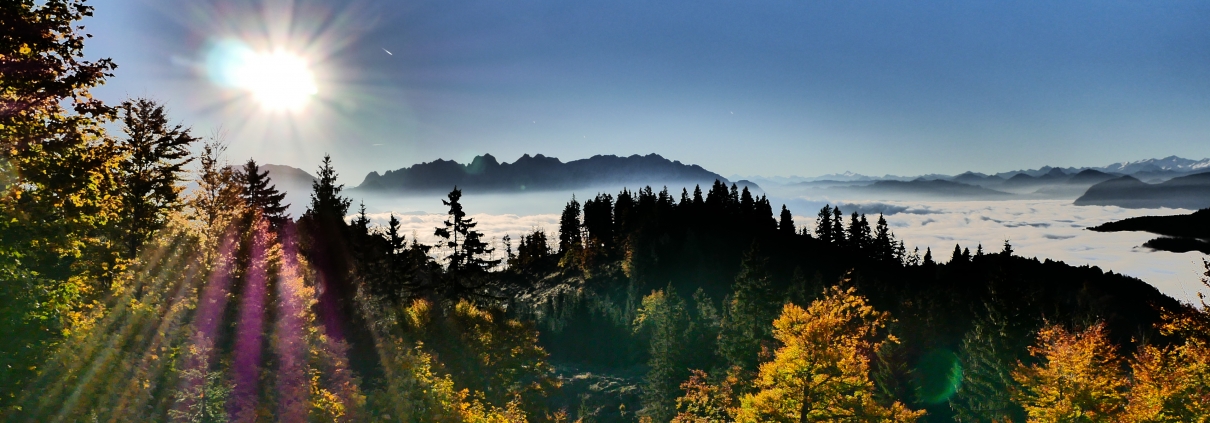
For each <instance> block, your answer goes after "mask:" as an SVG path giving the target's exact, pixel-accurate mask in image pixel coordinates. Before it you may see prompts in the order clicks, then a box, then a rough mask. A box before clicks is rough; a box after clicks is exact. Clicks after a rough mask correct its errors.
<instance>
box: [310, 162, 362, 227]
mask: <svg viewBox="0 0 1210 423" xmlns="http://www.w3.org/2000/svg"><path fill="white" fill-rule="evenodd" d="M337 176H338V175H337V174H336V169H333V168H332V156H331V155H327V154H325V155H324V158H323V162H322V163H320V165H319V172H318V173H317V175H316V178H315V181H313V182H311V205H310V207H309V208H308V209H307V212H306V214H307V215H310V216H312V217H313V218H315V219H318V220H322V221H334V222H339V223H340V224H344V217H345V215H346V214H348V212H349V205H350V204H352V200H350V199H348V198H344V197H341V196H340V192H341V191H342V190H344V185H343V184H337V183H336V177H337Z"/></svg>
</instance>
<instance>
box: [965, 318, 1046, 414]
mask: <svg viewBox="0 0 1210 423" xmlns="http://www.w3.org/2000/svg"><path fill="white" fill-rule="evenodd" d="M1002 308H1003V307H1002V306H1000V305H999V304H998V303H988V304H987V305H986V306H985V310H986V312H985V313H983V314H982V315H980V316H979V317H978V318H976V320H975V323H974V325H973V327H972V328H971V330H970V331H969V332H967V333H966V335H965V336H964V337H963V339H962V346H961V348H960V349H959V352H958V359H959V360H960V363H962V383H961V384H959V385H958V390H957V391H956V392H955V393H954V396H953V397H952V398H950V401H949V404H950V408H951V409H953V410H954V419H955V420H956V421H958V422H961V423H976V422H1010V421H1024V420H1025V410H1024V409H1022V408H1021V406H1019V405H1017V404H1016V403H1015V402H1013V399H1012V395H1011V393H1012V392H1014V391H1017V390H1019V386H1018V385H1017V383H1016V382H1015V381H1014V380H1013V377H1012V372H1013V369H1014V367H1015V365H1016V363H1017V362H1018V361H1019V360H1020V359H1023V358H1025V357H1018V356H1019V355H1020V352H1024V351H1025V349H1026V347H1027V346H1026V345H1022V344H1023V342H1021V341H1022V340H1024V339H1027V337H1026V336H1023V335H1024V334H1023V333H1021V332H1024V331H1023V330H1022V329H1021V325H1022V323H1023V322H1021V321H1020V320H1021V319H1019V318H1014V317H1019V316H1009V315H1006V314H1005V313H1004V311H1003V310H1002Z"/></svg>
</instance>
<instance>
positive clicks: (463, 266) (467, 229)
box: [433, 187, 500, 272]
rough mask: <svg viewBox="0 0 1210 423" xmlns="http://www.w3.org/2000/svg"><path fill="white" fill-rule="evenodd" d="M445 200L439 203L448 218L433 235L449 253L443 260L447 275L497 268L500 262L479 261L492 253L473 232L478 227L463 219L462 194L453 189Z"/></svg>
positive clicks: (466, 218)
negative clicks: (448, 273)
mask: <svg viewBox="0 0 1210 423" xmlns="http://www.w3.org/2000/svg"><path fill="white" fill-rule="evenodd" d="M446 198H447V199H448V200H441V204H444V205H446V206H448V207H449V208H450V210H449V212H448V213H447V214H448V215H449V218H448V219H446V220H445V222H443V225H444V227H440V228H437V229H436V230H434V231H433V234H434V235H436V236H438V237H441V238H442V239H444V240H445V241H444V246H445V247H446V248H449V249H450V250H451V252H450V256H449V257H448V258H447V260H448V261H449V265H448V269H449V270H450V271H451V272H453V271H458V270H487V269H489V268H491V267H492V266H495V265H496V264H499V263H500V260H487V259H485V258H484V257H483V256H485V255H487V254H489V253H491V251H492V249H491V248H488V245H487V243H486V242H484V241H483V233H481V232H479V231H476V230H475V226H478V225H479V223H478V222H475V220H474V219H471V218H468V217H466V212H465V211H463V210H462V203H461V199H462V190H460V189H458V187H454V190H453V191H450V193H449V195H447V196H446Z"/></svg>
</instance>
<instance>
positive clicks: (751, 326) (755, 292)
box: [719, 247, 781, 372]
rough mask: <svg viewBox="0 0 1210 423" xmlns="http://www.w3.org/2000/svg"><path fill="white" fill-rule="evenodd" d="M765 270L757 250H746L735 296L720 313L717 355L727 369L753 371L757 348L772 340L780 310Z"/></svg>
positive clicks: (755, 363) (766, 264) (765, 263)
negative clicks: (725, 362) (773, 324)
mask: <svg viewBox="0 0 1210 423" xmlns="http://www.w3.org/2000/svg"><path fill="white" fill-rule="evenodd" d="M768 266H769V265H768V260H767V259H766V258H765V257H764V256H763V255H762V254H761V253H760V251H759V250H758V249H756V248H755V247H753V248H752V249H751V250H749V251H748V253H747V254H745V255H744V261H743V267H742V269H741V270H740V273H739V275H738V276H736V277H735V285H734V286H735V292H734V294H732V296H731V298H730V299H729V300H728V302H727V304H726V307H725V308H724V310H723V311H724V313H723V320H722V328H721V332H720V334H719V355H721V356H722V357H723V358H724V359H726V360H727V364H728V366H739V367H740V368H741V369H743V370H745V371H748V372H755V371H756V365H757V356H758V355H759V353H760V345H761V343H762V342H765V341H768V340H770V339H771V338H772V329H773V328H772V325H771V323H772V322H773V319H775V318H776V317H777V312H778V309H779V308H780V307H781V299H780V298H779V297H778V296H777V295H775V294H774V291H773V280H772V275H771V274H770V273H769V269H768Z"/></svg>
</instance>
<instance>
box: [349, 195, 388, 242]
mask: <svg viewBox="0 0 1210 423" xmlns="http://www.w3.org/2000/svg"><path fill="white" fill-rule="evenodd" d="M391 217H394V215H393V214H392V215H391ZM353 228H355V229H356V230H357V233H359V234H362V235H367V234H369V233H370V218H369V217H368V216H366V203H365V202H364V201H363V202H361V205H360V206H358V207H357V217H355V218H353Z"/></svg>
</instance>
